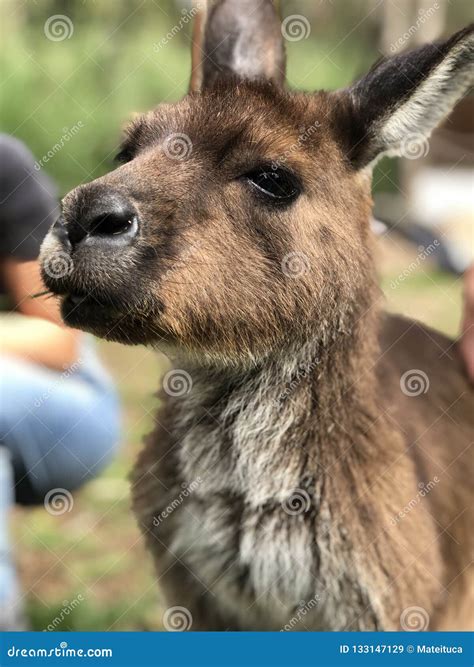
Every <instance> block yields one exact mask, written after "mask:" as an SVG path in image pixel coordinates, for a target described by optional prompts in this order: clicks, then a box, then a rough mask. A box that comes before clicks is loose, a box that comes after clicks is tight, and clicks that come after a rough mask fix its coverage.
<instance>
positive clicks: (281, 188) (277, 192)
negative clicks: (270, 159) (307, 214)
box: [245, 167, 301, 203]
mask: <svg viewBox="0 0 474 667" xmlns="http://www.w3.org/2000/svg"><path fill="white" fill-rule="evenodd" d="M245 178H246V179H247V181H248V182H249V183H251V185H252V186H253V187H254V188H256V189H257V190H258V191H259V193H261V194H263V195H265V196H266V197H267V198H269V199H271V200H272V201H273V202H275V203H288V202H290V201H293V200H294V199H296V197H297V196H298V195H299V194H300V191H301V190H300V185H299V183H298V180H297V178H296V176H294V175H293V174H291V173H290V172H289V171H286V169H272V168H271V167H263V168H260V169H254V170H253V171H251V172H249V173H248V174H245Z"/></svg>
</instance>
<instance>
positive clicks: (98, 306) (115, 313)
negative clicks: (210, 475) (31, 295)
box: [61, 292, 126, 330]
mask: <svg viewBox="0 0 474 667" xmlns="http://www.w3.org/2000/svg"><path fill="white" fill-rule="evenodd" d="M61 316H62V318H63V319H64V322H65V323H66V324H68V325H69V326H72V327H77V328H79V329H85V330H88V329H90V328H94V329H97V328H100V329H102V328H103V327H107V326H109V325H112V324H113V323H114V322H116V321H117V320H118V319H120V318H122V319H123V318H124V317H126V313H123V311H122V310H121V309H119V308H117V306H116V305H113V304H111V303H107V302H106V301H103V300H101V299H99V298H98V297H97V296H96V295H94V294H81V293H76V292H71V293H67V294H65V295H63V296H62V297H61Z"/></svg>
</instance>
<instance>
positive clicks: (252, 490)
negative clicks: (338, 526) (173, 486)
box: [171, 411, 357, 630]
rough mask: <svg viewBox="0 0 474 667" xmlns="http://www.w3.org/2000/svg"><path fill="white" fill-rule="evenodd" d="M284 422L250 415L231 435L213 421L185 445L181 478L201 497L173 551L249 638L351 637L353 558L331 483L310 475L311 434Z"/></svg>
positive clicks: (192, 499) (182, 515)
mask: <svg viewBox="0 0 474 667" xmlns="http://www.w3.org/2000/svg"><path fill="white" fill-rule="evenodd" d="M278 416H279V419H277V418H275V415H274V416H273V420H272V418H271V417H270V416H267V415H265V414H264V413H263V411H262V412H261V413H260V415H259V418H258V417H257V416H256V415H255V413H247V414H246V413H245V411H243V412H239V414H238V415H237V416H236V417H235V419H234V420H233V422H232V428H230V429H223V428H222V422H214V421H212V420H211V421H204V422H201V423H200V424H197V425H195V426H194V427H193V428H191V429H190V430H189V431H188V433H187V434H186V435H185V436H184V437H183V438H182V440H181V445H180V448H179V453H178V467H179V476H180V479H183V480H185V482H184V483H185V484H186V485H189V486H192V489H193V490H192V493H190V494H189V496H188V497H187V499H186V503H185V505H184V504H183V507H182V511H180V512H179V513H178V514H177V516H176V517H175V529H174V534H173V539H172V543H171V550H172V551H173V552H174V553H176V555H177V556H178V557H179V558H180V559H181V560H182V561H183V562H184V563H185V565H186V566H187V567H188V568H189V570H190V571H192V572H193V573H194V574H195V575H196V577H197V578H198V579H199V580H200V581H201V583H202V584H203V585H204V587H205V588H206V589H208V590H209V591H211V593H212V595H213V596H215V597H214V599H215V601H216V604H217V605H219V606H220V607H221V608H222V610H223V612H226V613H228V614H229V616H230V617H232V618H237V619H238V622H239V623H240V624H241V626H242V627H243V628H246V627H248V628H261V629H276V630H278V629H280V628H285V627H286V626H288V624H290V625H292V626H293V625H294V626H295V627H300V629H304V627H305V625H306V624H308V625H307V627H311V628H313V629H317V628H318V627H328V623H329V624H331V623H334V625H335V627H341V623H342V627H344V619H341V618H338V617H337V613H339V612H337V613H336V612H335V608H336V607H338V606H339V605H338V599H340V596H341V595H345V600H346V603H347V602H349V606H350V601H351V599H352V598H354V590H355V583H356V579H357V574H356V572H355V570H354V567H353V566H352V565H351V564H349V561H350V560H351V559H352V557H353V554H351V553H350V550H349V549H345V547H344V544H341V540H343V537H341V535H340V534H339V533H338V531H337V530H336V532H334V526H333V525H332V523H331V510H330V506H329V505H328V503H327V500H326V499H325V498H324V489H323V486H324V477H323V476H320V477H319V478H318V477H317V476H311V475H310V474H309V473H308V469H310V466H309V465H308V447H310V446H311V443H309V442H308V440H307V433H308V429H307V427H306V426H305V428H304V429H301V431H299V429H298V428H295V423H294V415H293V419H292V416H291V415H288V414H287V415H285V413H284V414H283V415H281V414H280V415H278ZM282 416H283V418H284V421H283V422H282V421H281V417H282ZM304 434H306V435H304ZM345 560H347V561H348V562H347V563H346V562H345ZM323 601H324V604H323ZM354 604H356V602H354ZM347 608H348V607H347V604H345V609H346V610H347ZM302 610H303V611H302ZM328 614H329V615H330V616H331V617H332V618H331V621H329V620H328Z"/></svg>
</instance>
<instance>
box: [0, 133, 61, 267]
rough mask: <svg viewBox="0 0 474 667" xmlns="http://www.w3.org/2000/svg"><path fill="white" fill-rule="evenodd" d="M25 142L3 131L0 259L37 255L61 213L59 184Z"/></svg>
mask: <svg viewBox="0 0 474 667" xmlns="http://www.w3.org/2000/svg"><path fill="white" fill-rule="evenodd" d="M38 166H39V165H38V164H37V163H35V161H34V158H33V156H32V154H31V153H30V151H29V150H28V149H27V148H26V146H25V145H24V144H23V143H22V142H21V141H19V140H18V139H15V138H14V137H10V136H8V135H6V134H0V263H1V262H2V260H3V259H4V258H5V257H8V256H9V257H14V258H16V259H18V260H19V261H30V260H33V259H36V258H37V257H38V254H39V249H40V245H41V242H42V241H43V239H44V237H45V236H46V234H47V232H48V230H49V228H50V226H51V225H52V223H53V222H54V221H55V220H56V218H57V217H58V215H59V210H58V204H57V199H56V188H55V187H54V185H53V183H52V181H51V180H50V179H49V178H48V177H47V176H46V174H45V173H44V172H43V171H42V170H40V169H39V168H38Z"/></svg>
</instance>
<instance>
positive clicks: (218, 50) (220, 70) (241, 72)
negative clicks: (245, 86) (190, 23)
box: [191, 0, 285, 89]
mask: <svg viewBox="0 0 474 667" xmlns="http://www.w3.org/2000/svg"><path fill="white" fill-rule="evenodd" d="M205 14H206V16H205V18H204V21H203V25H202V27H201V28H200V29H199V28H198V30H200V32H201V42H202V46H201V49H200V51H201V52H200V54H199V55H198V53H197V47H196V43H197V41H198V40H199V36H198V37H197V39H196V38H195V46H194V52H195V58H194V62H193V70H196V69H200V72H198V73H196V72H195V73H194V74H193V77H192V82H191V87H192V88H193V89H197V88H198V87H202V88H209V87H211V86H213V85H214V84H215V83H216V82H217V81H219V80H223V79H224V80H225V79H226V78H235V77H237V78H240V79H252V80H254V79H265V80H268V81H273V82H274V83H276V84H278V85H283V83H284V80H285V49H284V46H283V37H282V33H281V25H280V20H279V17H278V12H277V10H276V8H275V5H274V3H273V2H272V0H217V1H216V2H212V0H210V1H209V2H208V8H207V11H206V12H205ZM197 59H199V61H200V62H198V63H197ZM196 64H197V65H198V67H197V68H196Z"/></svg>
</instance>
